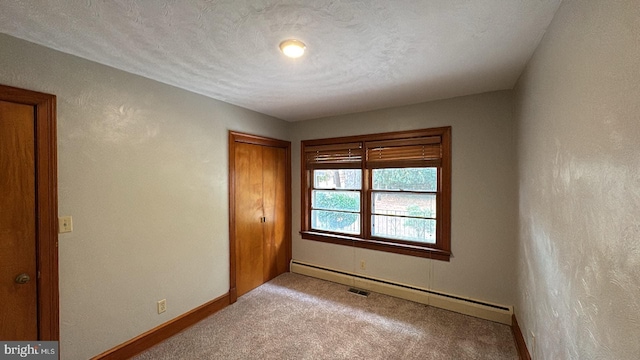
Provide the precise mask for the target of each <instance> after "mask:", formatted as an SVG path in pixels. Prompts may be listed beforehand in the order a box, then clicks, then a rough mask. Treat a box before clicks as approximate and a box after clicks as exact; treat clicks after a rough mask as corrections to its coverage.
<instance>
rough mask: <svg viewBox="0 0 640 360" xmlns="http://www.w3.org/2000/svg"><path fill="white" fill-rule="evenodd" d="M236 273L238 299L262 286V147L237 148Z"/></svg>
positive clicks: (263, 246) (239, 146) (247, 145)
mask: <svg viewBox="0 0 640 360" xmlns="http://www.w3.org/2000/svg"><path fill="white" fill-rule="evenodd" d="M235 159H236V175H235V176H236V202H235V204H236V228H235V235H236V239H237V242H236V243H237V249H236V269H237V274H238V280H237V289H238V296H241V295H243V294H245V293H246V292H248V291H251V290H253V289H254V288H256V287H257V286H259V285H261V284H262V282H263V280H264V279H263V269H264V266H265V261H264V260H265V259H264V249H265V244H264V239H263V223H262V218H263V216H264V215H263V210H262V192H263V184H262V147H261V146H259V145H252V144H237V145H236V157H235Z"/></svg>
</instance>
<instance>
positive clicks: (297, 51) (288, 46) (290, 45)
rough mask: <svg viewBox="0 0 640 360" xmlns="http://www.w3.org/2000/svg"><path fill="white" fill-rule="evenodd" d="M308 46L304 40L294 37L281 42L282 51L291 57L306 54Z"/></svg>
mask: <svg viewBox="0 0 640 360" xmlns="http://www.w3.org/2000/svg"><path fill="white" fill-rule="evenodd" d="M306 48H307V46H306V45H305V44H304V43H303V42H302V41H298V40H294V39H290V40H285V41H283V42H281V43H280V51H282V53H283V54H285V55H286V56H288V57H290V58H293V59H295V58H299V57H300V56H302V55H304V49H306Z"/></svg>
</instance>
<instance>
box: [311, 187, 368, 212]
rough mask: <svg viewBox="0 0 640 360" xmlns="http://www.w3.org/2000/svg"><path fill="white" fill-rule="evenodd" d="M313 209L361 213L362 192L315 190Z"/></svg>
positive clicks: (312, 195)
mask: <svg viewBox="0 0 640 360" xmlns="http://www.w3.org/2000/svg"><path fill="white" fill-rule="evenodd" d="M311 208H312V209H323V210H343V211H355V212H360V192H359V191H335V190H313V191H312V192H311Z"/></svg>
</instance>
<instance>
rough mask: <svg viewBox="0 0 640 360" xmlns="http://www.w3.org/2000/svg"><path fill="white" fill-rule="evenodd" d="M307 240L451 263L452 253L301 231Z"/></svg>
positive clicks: (388, 242)
mask: <svg viewBox="0 0 640 360" xmlns="http://www.w3.org/2000/svg"><path fill="white" fill-rule="evenodd" d="M300 235H301V236H302V238H303V239H305V240H314V241H320V242H326V243H331V244H338V245H344V246H353V247H358V248H363V249H371V250H377V251H385V252H390V253H395V254H402V255H410V256H417V257H422V258H429V259H434V260H442V261H449V259H450V257H451V252H448V251H443V250H439V249H433V248H428V247H423V246H416V245H407V244H400V243H394V242H390V241H381V240H369V239H361V238H358V237H353V236H347V235H335V234H326V233H322V232H315V231H300Z"/></svg>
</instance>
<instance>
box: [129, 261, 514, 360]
mask: <svg viewBox="0 0 640 360" xmlns="http://www.w3.org/2000/svg"><path fill="white" fill-rule="evenodd" d="M347 289H348V287H347V286H343V285H340V284H335V283H332V282H328V281H323V280H318V279H314V278H310V277H307V276H302V275H298V274H292V273H286V274H283V275H280V276H279V277H277V278H275V279H273V280H272V281H270V282H268V283H266V284H264V285H262V286H260V287H258V288H257V289H255V290H253V291H251V292H249V293H248V294H245V295H244V296H242V297H240V298H239V299H238V301H237V302H236V303H235V304H233V305H231V306H228V307H227V308H225V309H223V310H221V311H220V312H218V313H216V314H214V315H212V316H210V317H208V318H206V319H204V320H203V321H201V322H199V323H198V324H196V325H194V326H192V327H191V328H189V329H186V330H185V331H183V332H181V333H179V334H177V335H175V336H173V337H172V338H170V339H167V340H165V341H164V342H162V343H160V344H158V345H156V346H155V347H153V348H151V349H149V350H147V351H145V352H143V353H141V354H139V355H138V356H136V357H135V358H134V359H138V360H143V359H154V360H158V359H172V360H173V359H385V360H387V359H517V358H518V356H517V353H516V348H515V343H514V340H513V335H512V333H511V328H510V327H509V326H506V325H502V324H498V323H494V322H491V321H486V320H481V319H477V318H474V317H470V316H466V315H461V314H457V313H454V312H450V311H446V310H441V309H437V308H434V307H430V306H426V305H422V304H418V303H414V302H411V301H407V300H402V299H398V298H394V297H390V296H386V295H381V294H376V293H371V295H369V297H366V298H365V297H361V296H358V295H354V294H352V293H349V292H348V291H347Z"/></svg>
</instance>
